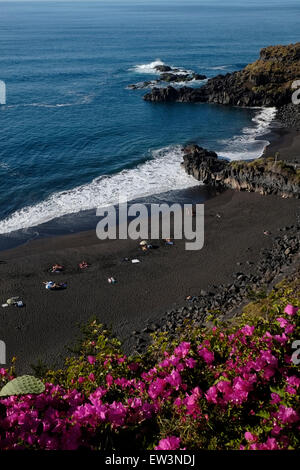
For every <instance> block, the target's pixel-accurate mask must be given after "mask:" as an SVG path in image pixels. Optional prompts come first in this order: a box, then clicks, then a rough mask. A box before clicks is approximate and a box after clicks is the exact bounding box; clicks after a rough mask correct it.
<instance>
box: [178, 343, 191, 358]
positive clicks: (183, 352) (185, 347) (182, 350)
mask: <svg viewBox="0 0 300 470" xmlns="http://www.w3.org/2000/svg"><path fill="white" fill-rule="evenodd" d="M190 348H191V343H187V342H182V343H180V345H179V346H177V348H175V349H174V354H175V356H179V357H181V358H183V357H186V356H187V355H188V353H189V350H190Z"/></svg>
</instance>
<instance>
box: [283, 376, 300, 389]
mask: <svg viewBox="0 0 300 470" xmlns="http://www.w3.org/2000/svg"><path fill="white" fill-rule="evenodd" d="M286 381H287V383H288V384H289V385H292V386H294V387H296V388H298V387H299V385H300V378H299V377H296V375H291V376H290V377H288V378H287V379H286Z"/></svg>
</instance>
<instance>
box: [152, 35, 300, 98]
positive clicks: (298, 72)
mask: <svg viewBox="0 0 300 470" xmlns="http://www.w3.org/2000/svg"><path fill="white" fill-rule="evenodd" d="M297 78H299V79H300V43H297V44H292V45H289V46H270V47H267V48H265V49H262V50H261V53H260V58H259V60H257V61H256V62H254V63H253V64H249V65H247V67H245V68H244V69H243V70H241V71H239V72H234V73H231V74H230V73H229V74H226V75H218V76H217V77H214V78H211V79H210V80H208V82H207V83H206V84H205V85H203V86H202V87H201V88H197V89H193V88H188V87H183V88H179V89H173V90H168V91H166V90H163V89H158V88H154V89H153V90H152V91H151V92H150V93H148V94H146V95H145V97H144V99H145V100H146V101H153V102H159V101H162V102H163V101H179V102H209V103H218V104H225V105H234V106H277V107H280V106H283V105H285V104H288V103H290V102H291V97H292V93H293V90H292V83H293V82H294V81H295V80H296V79H297Z"/></svg>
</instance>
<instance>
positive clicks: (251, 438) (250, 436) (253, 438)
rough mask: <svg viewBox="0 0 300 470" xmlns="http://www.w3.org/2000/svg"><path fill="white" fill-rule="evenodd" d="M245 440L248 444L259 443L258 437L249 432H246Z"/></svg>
mask: <svg viewBox="0 0 300 470" xmlns="http://www.w3.org/2000/svg"><path fill="white" fill-rule="evenodd" d="M245 439H246V441H248V442H257V441H258V437H257V436H256V435H255V434H252V433H251V432H249V431H247V432H245Z"/></svg>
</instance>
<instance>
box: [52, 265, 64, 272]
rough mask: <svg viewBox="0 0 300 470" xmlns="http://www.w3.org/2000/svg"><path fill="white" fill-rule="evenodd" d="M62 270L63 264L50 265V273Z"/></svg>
mask: <svg viewBox="0 0 300 470" xmlns="http://www.w3.org/2000/svg"><path fill="white" fill-rule="evenodd" d="M63 270H64V267H63V266H61V265H60V264H54V265H53V266H52V269H51V272H52V273H60V272H62V271H63Z"/></svg>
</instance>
